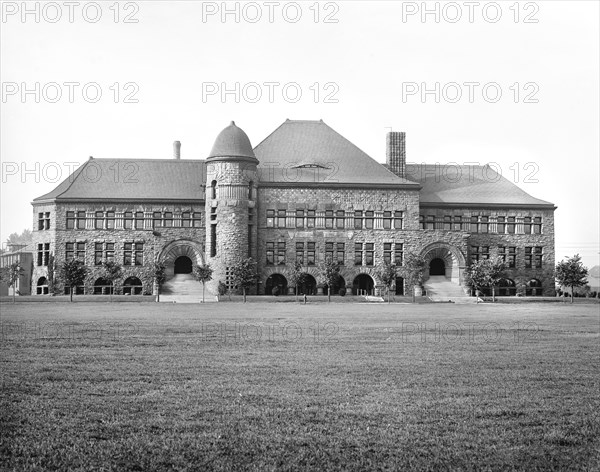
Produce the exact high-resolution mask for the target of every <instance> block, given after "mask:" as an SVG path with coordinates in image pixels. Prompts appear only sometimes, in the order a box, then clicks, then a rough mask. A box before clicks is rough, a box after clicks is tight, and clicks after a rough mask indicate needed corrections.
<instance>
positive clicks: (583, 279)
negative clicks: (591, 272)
mask: <svg viewBox="0 0 600 472" xmlns="http://www.w3.org/2000/svg"><path fill="white" fill-rule="evenodd" d="M587 275H588V270H587V267H585V266H584V265H583V263H582V262H581V257H580V256H579V254H575V255H574V256H573V257H567V258H565V259H563V260H562V261H560V262H559V263H558V264H556V268H555V269H554V278H555V279H556V281H557V282H558V284H559V285H560V286H562V287H570V288H571V303H573V291H574V289H575V287H581V286H582V285H585V284H587Z"/></svg>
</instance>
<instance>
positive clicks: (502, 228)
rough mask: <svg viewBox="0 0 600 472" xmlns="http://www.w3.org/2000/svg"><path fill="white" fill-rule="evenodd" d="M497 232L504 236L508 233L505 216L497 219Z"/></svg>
mask: <svg viewBox="0 0 600 472" xmlns="http://www.w3.org/2000/svg"><path fill="white" fill-rule="evenodd" d="M496 232H497V233H498V234H504V233H505V232H506V218H505V217H504V216H499V217H498V218H496Z"/></svg>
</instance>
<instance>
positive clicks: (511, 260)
mask: <svg viewBox="0 0 600 472" xmlns="http://www.w3.org/2000/svg"><path fill="white" fill-rule="evenodd" d="M498 255H499V256H500V257H501V258H502V262H504V264H506V267H508V268H509V269H513V268H515V267H516V262H517V260H516V259H517V248H516V247H504V246H500V247H498Z"/></svg>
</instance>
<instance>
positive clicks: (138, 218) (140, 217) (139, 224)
mask: <svg viewBox="0 0 600 472" xmlns="http://www.w3.org/2000/svg"><path fill="white" fill-rule="evenodd" d="M135 229H144V212H143V211H136V212H135Z"/></svg>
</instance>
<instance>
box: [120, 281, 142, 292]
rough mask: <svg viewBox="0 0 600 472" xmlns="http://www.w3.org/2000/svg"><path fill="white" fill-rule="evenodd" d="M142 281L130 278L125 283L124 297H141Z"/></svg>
mask: <svg viewBox="0 0 600 472" xmlns="http://www.w3.org/2000/svg"><path fill="white" fill-rule="evenodd" d="M142 289H143V286H142V281H141V280H140V279H138V278H137V277H128V278H127V279H125V282H123V295H141V294H142Z"/></svg>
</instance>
